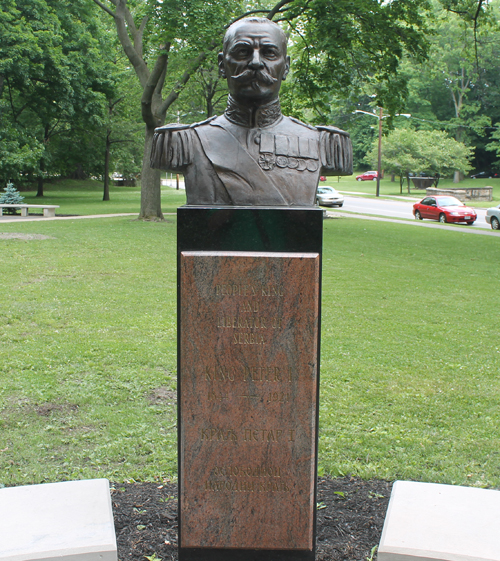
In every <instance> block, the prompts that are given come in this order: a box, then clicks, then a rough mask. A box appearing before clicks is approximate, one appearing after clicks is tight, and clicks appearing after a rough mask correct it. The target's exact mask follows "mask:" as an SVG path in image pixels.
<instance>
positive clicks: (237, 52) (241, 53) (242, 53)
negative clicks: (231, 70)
mask: <svg viewBox="0 0 500 561" xmlns="http://www.w3.org/2000/svg"><path fill="white" fill-rule="evenodd" d="M231 54H232V55H233V56H235V57H241V58H244V57H247V56H248V55H249V54H250V49H249V48H248V47H237V48H236V49H233V51H232V52H231Z"/></svg>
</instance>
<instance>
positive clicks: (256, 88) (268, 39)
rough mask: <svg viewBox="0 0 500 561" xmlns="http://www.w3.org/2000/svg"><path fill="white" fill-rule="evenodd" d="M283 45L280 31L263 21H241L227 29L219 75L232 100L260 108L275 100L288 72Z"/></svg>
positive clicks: (287, 57)
mask: <svg viewBox="0 0 500 561" xmlns="http://www.w3.org/2000/svg"><path fill="white" fill-rule="evenodd" d="M286 44H287V38H286V35H285V33H284V32H283V30H282V29H281V27H280V26H279V25H277V24H276V23H274V22H272V21H270V20H268V19H266V18H247V19H242V20H239V21H237V22H236V23H233V25H231V27H229V29H228V30H227V32H226V35H225V37H224V45H223V52H222V53H219V71H220V75H221V76H222V77H223V78H226V79H227V84H228V88H229V91H230V93H231V95H232V96H233V98H234V99H235V100H237V101H240V102H242V103H244V102H249V103H257V104H262V103H268V102H270V101H272V100H274V99H277V97H278V94H279V90H280V87H281V82H282V81H283V80H284V79H285V78H286V76H287V74H288V71H289V70H290V57H289V56H287V54H286Z"/></svg>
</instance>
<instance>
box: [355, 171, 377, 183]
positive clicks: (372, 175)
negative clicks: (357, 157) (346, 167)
mask: <svg viewBox="0 0 500 561" xmlns="http://www.w3.org/2000/svg"><path fill="white" fill-rule="evenodd" d="M356 181H377V172H376V171H365V173H362V174H361V175H356Z"/></svg>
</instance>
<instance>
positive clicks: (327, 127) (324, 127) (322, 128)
mask: <svg viewBox="0 0 500 561" xmlns="http://www.w3.org/2000/svg"><path fill="white" fill-rule="evenodd" d="M316 128H317V129H318V130H320V131H326V132H334V133H336V134H343V135H344V136H350V134H349V133H348V132H345V131H343V130H342V129H338V128H337V127H332V126H331V125H318V126H317V127H316Z"/></svg>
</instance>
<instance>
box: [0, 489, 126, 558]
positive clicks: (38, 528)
mask: <svg viewBox="0 0 500 561" xmlns="http://www.w3.org/2000/svg"><path fill="white" fill-rule="evenodd" d="M42 559H43V560H44V561H55V560H57V561H116V560H117V550H116V537H115V530H114V524H113V512H112V508H111V496H110V492H109V482H108V480H107V479H90V480H84V481H67V482H63V483H46V484H43V485H27V486H24V487H9V488H6V489H0V561H36V560H42Z"/></svg>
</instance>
